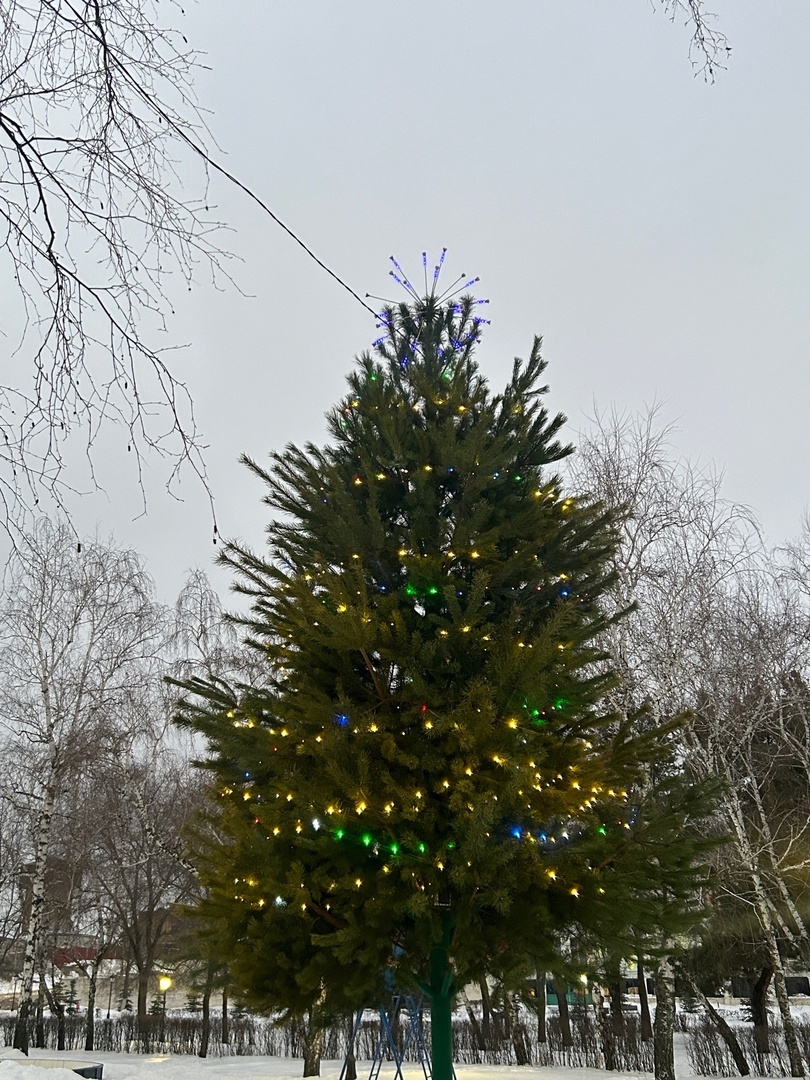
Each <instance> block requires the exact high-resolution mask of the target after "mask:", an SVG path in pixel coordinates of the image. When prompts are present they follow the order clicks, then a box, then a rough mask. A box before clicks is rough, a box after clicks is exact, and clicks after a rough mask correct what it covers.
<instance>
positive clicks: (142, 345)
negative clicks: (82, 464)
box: [0, 0, 222, 520]
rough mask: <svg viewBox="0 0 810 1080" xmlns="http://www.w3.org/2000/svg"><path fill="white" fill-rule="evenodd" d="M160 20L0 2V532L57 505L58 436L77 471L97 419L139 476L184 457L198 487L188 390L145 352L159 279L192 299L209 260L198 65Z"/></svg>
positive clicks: (111, 7) (212, 267)
mask: <svg viewBox="0 0 810 1080" xmlns="http://www.w3.org/2000/svg"><path fill="white" fill-rule="evenodd" d="M165 10H166V9H165V7H163V6H160V7H159V6H158V4H157V3H151V2H147V3H142V2H140V0H60V2H59V3H54V2H51V0H2V2H0V281H5V282H6V285H5V286H4V289H3V294H4V298H5V303H6V304H9V303H11V301H12V298H14V297H16V301H15V304H14V307H12V308H10V309H8V310H6V312H5V313H4V315H5V318H4V322H5V323H6V326H7V327H11V336H10V337H9V338H8V339H7V340H8V341H9V347H10V348H12V349H13V350H14V352H13V354H12V356H13V358H14V363H12V362H11V361H12V358H11V357H9V358H8V359H7V362H6V363H5V364H4V369H5V370H6V372H7V374H6V375H5V380H6V381H5V383H4V385H2V386H0V465H1V466H2V471H0V503H2V505H3V507H4V510H5V517H6V520H8V519H10V518H12V519H13V518H14V517H15V516H16V515H17V514H18V512H19V511H20V509H21V508H25V507H27V506H29V505H30V504H31V503H34V504H35V503H36V502H37V501H38V499H39V496H40V495H41V494H42V492H43V490H44V491H46V492H48V493H49V494H50V495H51V496H53V497H55V499H56V501H57V503H61V501H62V495H63V492H64V484H65V476H64V475H63V474H64V467H65V460H64V456H63V455H64V449H65V444H66V440H67V439H68V438H69V437H70V436H71V434H80V437H81V438H82V439H83V441H84V446H85V449H86V450H87V453H88V455H89V456H90V459H91V464H92V450H93V446H94V443H95V441H96V439H97V437H98V435H99V432H100V430H101V428H102V427H104V426H106V425H107V424H108V423H109V422H113V423H117V424H119V425H121V426H122V428H123V430H124V432H125V441H126V445H127V449H128V450H129V451H131V452H132V453H133V455H134V456H135V458H136V459H138V465H140V461H139V458H140V455H141V454H142V453H143V451H144V450H145V449H147V448H149V449H151V450H157V451H158V452H159V453H161V454H163V455H166V456H168V457H169V459H170V461H171V463H172V464H171V468H172V478H173V476H174V473H175V472H176V469H177V468H178V467H179V466H180V465H181V464H182V463H184V462H187V463H189V464H190V466H191V467H192V469H194V470H195V471H196V472H197V473H198V474H199V475H200V476H201V477H204V466H203V463H202V458H201V455H200V444H199V441H198V435H197V432H196V430H195V426H194V414H193V409H192V404H191V397H190V394H189V392H188V390H187V389H186V387H185V386H184V385H183V383H182V382H181V381H180V380H179V379H178V378H177V375H176V372H175V371H174V370H173V366H172V365H171V364H170V362H169V359H168V356H169V354H168V353H167V352H166V351H165V350H164V349H162V348H159V347H158V346H157V345H156V340H157V338H158V336H159V334H158V332H159V331H160V330H162V329H164V328H165V321H166V318H167V316H168V315H169V313H170V312H171V306H172V305H171V300H170V297H169V293H168V290H167V283H168V282H169V281H170V280H172V279H174V280H177V279H179V281H181V282H183V283H184V284H185V286H186V287H187V288H191V286H192V282H193V278H194V274H195V272H196V271H197V269H198V268H199V267H200V266H202V267H204V268H205V269H206V271H207V273H208V276H209V277H210V276H211V274H212V273H213V274H214V275H215V276H217V275H218V272H219V269H220V267H221V263H222V255H221V253H220V251H219V250H218V248H217V246H216V244H215V242H214V240H213V236H214V233H215V231H216V227H217V226H216V222H214V221H213V219H212V216H211V214H210V213H209V208H208V206H207V205H206V198H207V196H206V187H207V163H206V151H205V148H204V146H203V143H202V141H201V140H202V137H203V135H204V125H203V123H202V118H201V113H200V111H199V109H198V107H197V103H196V100H195V96H194V87H193V82H194V75H195V71H196V68H197V66H198V58H197V55H196V54H195V53H194V51H193V50H192V49H191V48H190V47H189V46H188V44H187V42H186V39H185V38H184V36H183V34H182V33H181V32H180V31H179V30H178V29H176V28H173V27H170V26H166V25H165V24H164V23H163V21H162V20H163V16H164V13H165ZM173 10H174V12H175V15H176V16H177V17H178V18H181V17H182V9H181V8H180V7H179V5H176V6H175V7H174V9H173ZM195 172H196V177H197V178H196V182H195V181H194V180H192V177H193V176H194V174H195ZM187 187H191V188H193V189H196V193H197V194H196V196H191V197H189V195H188V194H187V193H186V189H187ZM173 287H174V286H173ZM12 311H13V312H15V313H16V316H15V321H12V319H11V314H12ZM15 340H16V344H15ZM170 482H171V478H170Z"/></svg>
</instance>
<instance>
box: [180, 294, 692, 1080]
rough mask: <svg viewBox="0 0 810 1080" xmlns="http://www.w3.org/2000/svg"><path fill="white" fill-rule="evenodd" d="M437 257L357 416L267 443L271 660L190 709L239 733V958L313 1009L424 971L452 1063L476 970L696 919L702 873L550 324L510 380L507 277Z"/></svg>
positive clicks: (214, 891) (232, 840)
mask: <svg viewBox="0 0 810 1080" xmlns="http://www.w3.org/2000/svg"><path fill="white" fill-rule="evenodd" d="M437 279H438V275H435V276H434V282H433V287H432V288H431V287H427V288H426V289H425V294H424V295H421V296H420V295H417V294H416V293H415V291H414V290H412V289H411V287H410V285H409V284H408V283H407V282H406V286H407V287H408V289H409V290H410V291H411V292H412V295H411V297H410V298H409V300H408V301H407V302H404V303H401V304H392V305H389V306H386V307H385V308H384V309H383V311H382V312H381V314H380V329H381V336H380V337H379V338H378V339H377V341H376V342H375V343H374V346H373V349H372V350H371V352H369V353H366V354H364V355H362V356H361V357H360V358H359V361H358V364H357V367H356V369H355V370H354V371H353V373H352V374H351V375H350V377H349V380H348V382H349V392H348V394H347V396H346V397H345V399H344V400H343V401H342V402H341V403H340V404H339V405H338V406H337V407H336V408H335V410H334V411H333V412H332V413H331V415H330V417H329V425H330V430H331V441H330V443H329V445H327V446H325V447H322V448H319V447H316V446H313V445H309V444H308V445H306V446H305V447H304V448H303V449H301V448H296V447H293V446H291V447H288V448H287V449H286V450H284V451H282V452H280V453H276V454H274V455H273V457H272V465H271V467H270V468H269V469H268V470H265V469H262V468H260V467H259V466H258V465H256V464H255V463H253V462H250V461H248V465H249V466H250V468H251V469H253V471H254V472H255V473H256V474H257V475H258V476H259V477H260V478H261V479H262V480H263V482H264V483H265V484H266V486H267V494H266V499H265V501H266V502H267V504H268V506H270V507H271V508H272V510H273V511H274V513H275V515H276V516H275V517H274V520H273V522H272V524H271V525H270V527H269V554H268V555H267V557H266V558H261V557H259V556H257V555H255V554H253V553H251V552H250V551H248V550H246V549H245V548H244V547H242V546H240V545H238V544H231V545H230V546H229V547H228V549H227V552H226V553H225V556H224V558H225V561H226V562H228V563H229V564H230V565H231V566H232V567H233V569H234V570H235V571H236V574H237V589H238V590H239V591H241V592H243V593H245V594H246V595H247V596H249V597H250V598H251V600H252V609H251V611H252V614H251V616H250V617H249V618H248V619H246V620H245V621H246V623H247V625H248V627H249V631H250V637H251V642H252V644H253V645H254V647H255V648H257V649H260V650H261V651H262V652H263V653H264V654H265V656H266V662H267V677H266V682H265V683H264V685H263V686H261V687H260V688H258V689H257V688H255V687H253V688H247V687H242V688H236V689H234V688H232V687H230V686H227V685H226V684H225V683H220V682H217V681H210V680H209V681H192V682H190V683H186V684H185V686H186V689H187V690H188V691H191V692H192V693H191V695H190V696H187V697H186V698H185V700H184V702H183V703H182V705H181V709H180V717H179V719H180V722H181V723H184V724H186V725H189V726H191V727H193V728H195V729H196V730H198V731H201V732H202V733H204V734H205V736H206V737H207V739H208V744H209V747H210V750H211V756H210V758H209V760H208V762H207V765H208V767H209V768H211V769H212V771H213V773H214V775H215V778H216V786H217V810H216V814H215V817H216V825H217V828H218V830H219V833H220V835H221V836H222V837H223V839H224V841H225V842H224V843H217V844H213V845H209V847H208V849H207V851H206V852H205V854H204V858H203V861H202V864H201V865H202V874H203V879H204V881H205V883H206V885H207V888H208V893H207V899H206V900H205V901H204V902H203V903H202V904H201V906H200V909H199V912H200V914H201V915H203V916H207V917H208V918H210V919H211V920H212V921H213V922H214V924H215V925H217V926H223V925H225V926H227V927H228V928H229V930H228V942H229V948H230V950H231V951H232V970H233V972H234V976H235V980H236V983H237V985H239V986H241V987H243V988H244V992H245V993H246V994H247V996H248V997H250V998H251V999H252V1000H253V1001H254V1002H258V1003H260V1004H263V1005H265V1006H272V1007H279V1006H284V1007H287V1008H289V1009H291V1010H293V1011H298V1012H304V1011H306V1010H307V1009H312V1008H313V1007H315V1006H318V1005H319V1006H320V1007H322V1008H324V1007H327V1006H328V1007H331V1008H332V1009H335V1010H340V1009H347V1008H358V1007H360V1006H362V1005H372V1004H375V1003H376V1002H378V1001H380V1000H382V999H383V997H384V996H385V995H386V994H387V993H390V987H391V985H392V981H394V982H396V984H397V985H398V986H400V987H402V988H405V989H407V988H416V987H418V988H419V989H420V990H421V991H422V992H424V993H425V995H426V996H427V997H428V999H429V1001H430V1008H431V1033H432V1056H433V1076H434V1078H435V1080H450V1077H451V1075H452V1038H451V1036H452V1032H451V1008H452V1001H453V997H454V994H455V993H456V992H457V989H458V988H460V987H463V986H464V985H465V984H466V983H467V982H469V981H472V980H477V979H479V978H481V977H483V976H486V975H495V976H499V977H507V976H508V975H509V973H510V971H514V970H517V969H518V968H520V967H521V966H522V965H524V964H525V962H526V959H527V957H532V958H533V963H534V964H535V965H536V966H537V967H541V968H542V967H545V966H546V964H547V962H548V961H549V960H551V957H550V955H549V953H550V944H549V943H550V942H552V941H553V940H554V939H555V937H556V936H557V935H558V933H559V932H560V931H568V930H570V929H571V928H575V927H581V928H583V932H585V933H589V934H591V935H595V934H596V935H598V936H599V937H600V939H602V940H604V939H607V938H611V940H614V941H615V942H620V941H622V940H627V941H630V940H632V934H633V929H632V928H633V927H634V926H635V927H638V926H640V925H644V926H645V928H648V927H649V925H650V924H651V923H654V922H655V921H656V920H660V919H661V918H662V911H663V908H664V907H666V910H667V912H668V916H667V917H668V918H670V920H671V919H673V918H675V917H681V916H683V917H685V918H686V919H687V920H688V913H687V900H688V896H689V890H690V888H691V887H692V885H693V884H694V881H695V872H694V869H693V853H692V852H691V851H687V850H686V849H685V848H684V847H683V845H681V846H680V847H679V846H678V844H673V843H672V840H673V835H674V833H675V831H676V830H677V828H678V826H679V824H680V823H681V822H680V819H679V811H678V810H677V808H676V807H675V806H674V804H673V809H672V812H671V814H670V816H669V818H668V824H667V825H666V826H665V827H662V824H661V820H660V817H659V819H658V820H657V821H656V823H655V825H654V827H652V826H650V827H649V828H646V833H645V822H644V820H643V813H642V810H641V802H640V796H639V790H640V788H639V785H640V784H641V782H642V781H643V780H644V777H645V776H646V775H647V772H646V766H647V764H648V762H649V760H650V759H651V757H652V756H654V755H656V754H660V752H661V744H662V743H663V742H664V741H665V733H664V734H663V735H662V733H656V732H649V731H647V733H646V734H645V735H644V736H643V737H639V738H636V737H634V736H633V735H632V733H631V731H630V730H629V727H628V725H627V724H623V723H621V722H620V721H619V720H617V719H616V718H615V717H612V716H609V715H607V716H606V715H604V714H603V710H602V709H600V702H601V700H602V699H603V697H604V695H605V694H606V692H607V691H608V690H609V688H610V687H611V686H612V685H613V682H614V676H613V675H612V673H611V671H610V669H609V666H608V665H607V664H606V663H605V658H604V656H603V655H602V654H601V652H600V650H599V649H598V647H597V646H596V644H595V641H596V639H597V637H598V635H599V633H600V631H602V630H603V629H604V626H605V617H604V616H603V614H602V612H601V609H600V597H601V596H602V595H603V594H604V593H605V590H606V589H608V588H609V586H610V584H611V580H610V573H609V570H608V564H609V559H610V555H611V552H612V551H613V547H614V533H613V526H612V521H611V518H610V516H609V515H608V514H607V513H605V512H604V510H603V509H602V508H601V507H600V506H599V505H598V504H594V503H593V502H587V501H584V500H579V499H577V498H576V497H572V496H571V495H565V494H564V493H563V490H562V484H561V481H560V479H559V477H558V476H557V475H556V474H555V473H554V472H553V471H552V470H553V467H554V465H555V463H556V462H558V461H560V460H561V459H562V458H563V457H564V456H565V455H566V454H568V453H569V452H570V448H569V447H567V446H564V445H562V444H561V443H560V442H559V441H558V434H559V431H560V428H561V425H562V424H563V422H564V418H563V417H562V416H556V417H550V416H549V414H548V413H547V411H546V409H545V407H544V405H543V400H542V395H543V394H544V392H545V391H546V389H547V388H545V387H541V386H540V385H539V382H540V379H541V376H542V373H543V370H544V367H545V362H544V361H543V359H542V358H541V355H540V341H539V339H538V340H535V342H534V346H533V348H532V350H531V353H530V355H529V358H528V360H527V361H525V362H521V361H516V362H515V364H514V369H513V373H512V377H511V379H510V381H509V383H508V385H507V386H506V389H505V390H504V392H503V393H501V394H498V395H495V394H492V393H491V392H490V390H489V387H488V385H487V383H486V381H485V380H484V378H483V377H482V375H481V374H480V372H479V369H478V366H477V364H476V360H475V357H474V352H475V347H476V345H477V344H478V341H479V339H480V336H481V331H482V328H483V326H484V325H485V320H484V319H483V318H482V317H481V315H480V314H479V313H480V311H481V307H480V304H481V301H476V300H475V299H474V298H472V297H471V296H469V295H464V296H460V295H458V294H456V295H450V296H449V297H444V298H443V297H442V296H441V295H440V294H439V291H438V285H437V284H436V282H437ZM468 284H472V283H468ZM679 805H680V804H679ZM645 835H646V840H645ZM665 892H666V894H667V901H666V905H662V903H661V897H662V896H663V895H664V893H665ZM625 934H626V935H627V936H626V938H625V937H624V936H623V935H625ZM615 947H616V948H620V945H618V944H617V945H616V946H615Z"/></svg>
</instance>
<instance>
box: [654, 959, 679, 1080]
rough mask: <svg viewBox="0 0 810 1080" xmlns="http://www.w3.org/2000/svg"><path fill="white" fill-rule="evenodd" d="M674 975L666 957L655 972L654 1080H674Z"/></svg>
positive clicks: (670, 962) (670, 963)
mask: <svg viewBox="0 0 810 1080" xmlns="http://www.w3.org/2000/svg"><path fill="white" fill-rule="evenodd" d="M674 1034H675V973H674V970H673V967H672V961H671V960H670V958H669V957H668V956H665V957H663V958H662V959H661V960H659V962H658V966H657V967H656V970H655V1023H654V1025H653V1061H654V1063H655V1080H675V1051H674V1048H673V1036H674Z"/></svg>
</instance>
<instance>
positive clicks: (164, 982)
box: [158, 975, 174, 994]
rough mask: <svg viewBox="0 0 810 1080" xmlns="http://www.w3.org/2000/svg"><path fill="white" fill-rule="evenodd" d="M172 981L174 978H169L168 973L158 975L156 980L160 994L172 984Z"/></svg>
mask: <svg viewBox="0 0 810 1080" xmlns="http://www.w3.org/2000/svg"><path fill="white" fill-rule="evenodd" d="M173 981H174V980H173V979H170V978H169V976H168V975H161V976H160V979H159V980H158V986H159V987H160V992H161V994H165V993H166V991H167V990H168V989H169V987H170V986H171V985H172V983H173Z"/></svg>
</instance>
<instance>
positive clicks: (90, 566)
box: [0, 520, 163, 1049]
mask: <svg viewBox="0 0 810 1080" xmlns="http://www.w3.org/2000/svg"><path fill="white" fill-rule="evenodd" d="M162 626H163V622H162V611H161V609H160V608H159V606H158V605H157V604H156V603H155V601H154V599H153V597H152V587H151V582H150V581H149V579H148V577H147V576H146V574H145V573H144V571H143V568H142V566H141V562H140V559H139V558H138V556H136V555H135V554H134V553H133V552H131V551H122V550H118V549H115V548H113V547H110V546H107V545H104V544H102V543H100V542H98V541H92V542H89V543H86V544H79V545H77V544H76V541H75V538H74V536H73V534H72V532H71V530H70V529H69V527H68V526H66V525H64V524H60V523H57V524H54V523H52V522H49V521H47V520H43V521H40V522H39V524H38V525H37V527H36V529H35V531H34V532H33V533H31V534H30V535H29V536H27V537H25V538H24V540H23V541H21V543H20V545H19V548H18V551H17V553H16V555H15V557H14V560H13V562H12V564H11V566H10V567H9V570H8V573H7V578H6V582H5V588H4V590H3V594H2V604H0V710H1V711H2V717H1V720H2V725H3V728H4V736H5V740H6V743H7V746H8V749H9V751H10V752H11V753H14V751H15V748H16V751H17V753H18V756H19V760H25V761H26V762H27V769H25V770H21V771H20V773H19V774H18V776H17V785H18V788H19V796H20V797H21V798H28V799H29V800H31V802H32V804H33V805H34V807H35V817H36V823H35V826H34V829H33V846H34V850H33V858H32V862H33V867H34V869H33V872H32V879H31V910H30V916H29V923H28V933H27V942H26V953H25V964H24V971H23V988H22V992H21V1000H20V1009H19V1013H18V1024H17V1030H16V1032H15V1045H18V1046H19V1047H20V1048H21V1049H25V1042H26V1039H27V1021H28V1016H29V1013H30V1009H31V1000H32V987H33V980H34V973H35V969H36V963H37V953H38V949H39V946H40V941H39V935H40V930H41V925H42V913H43V904H44V900H45V879H46V869H47V865H48V857H49V853H50V852H51V849H52V844H53V822H54V814H55V811H56V809H57V804H58V800H59V799H60V797H61V796H62V794H63V792H64V790H65V786H66V785H67V784H69V783H70V781H71V778H72V777H74V776H75V775H77V774H78V773H79V772H80V771H81V770H82V769H85V768H87V767H88V763H90V762H94V761H97V760H98V759H99V757H100V756H103V757H105V758H106V759H107V760H115V759H117V758H118V757H120V755H121V754H122V753H124V752H126V751H127V750H128V748H129V747H130V746H131V745H132V742H133V740H135V739H136V738H137V737H138V735H139V734H142V733H143V731H141V732H140V733H139V732H138V731H137V729H134V728H133V727H132V726H130V725H131V723H132V715H133V714H132V711H131V710H128V711H127V712H126V716H127V725H126V726H125V725H124V724H122V723H121V716H122V713H124V705H125V703H126V701H127V700H128V699H130V698H132V697H135V698H137V697H138V696H139V688H138V684H140V683H141V682H142V681H143V679H144V677H145V666H146V667H147V668H148V663H147V662H148V661H149V659H150V658H151V657H152V656H154V655H155V653H156V650H157V649H158V647H159V644H160V640H161V632H162ZM146 677H149V676H146ZM23 750H24V753H23V754H21V755H20V751H23Z"/></svg>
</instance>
